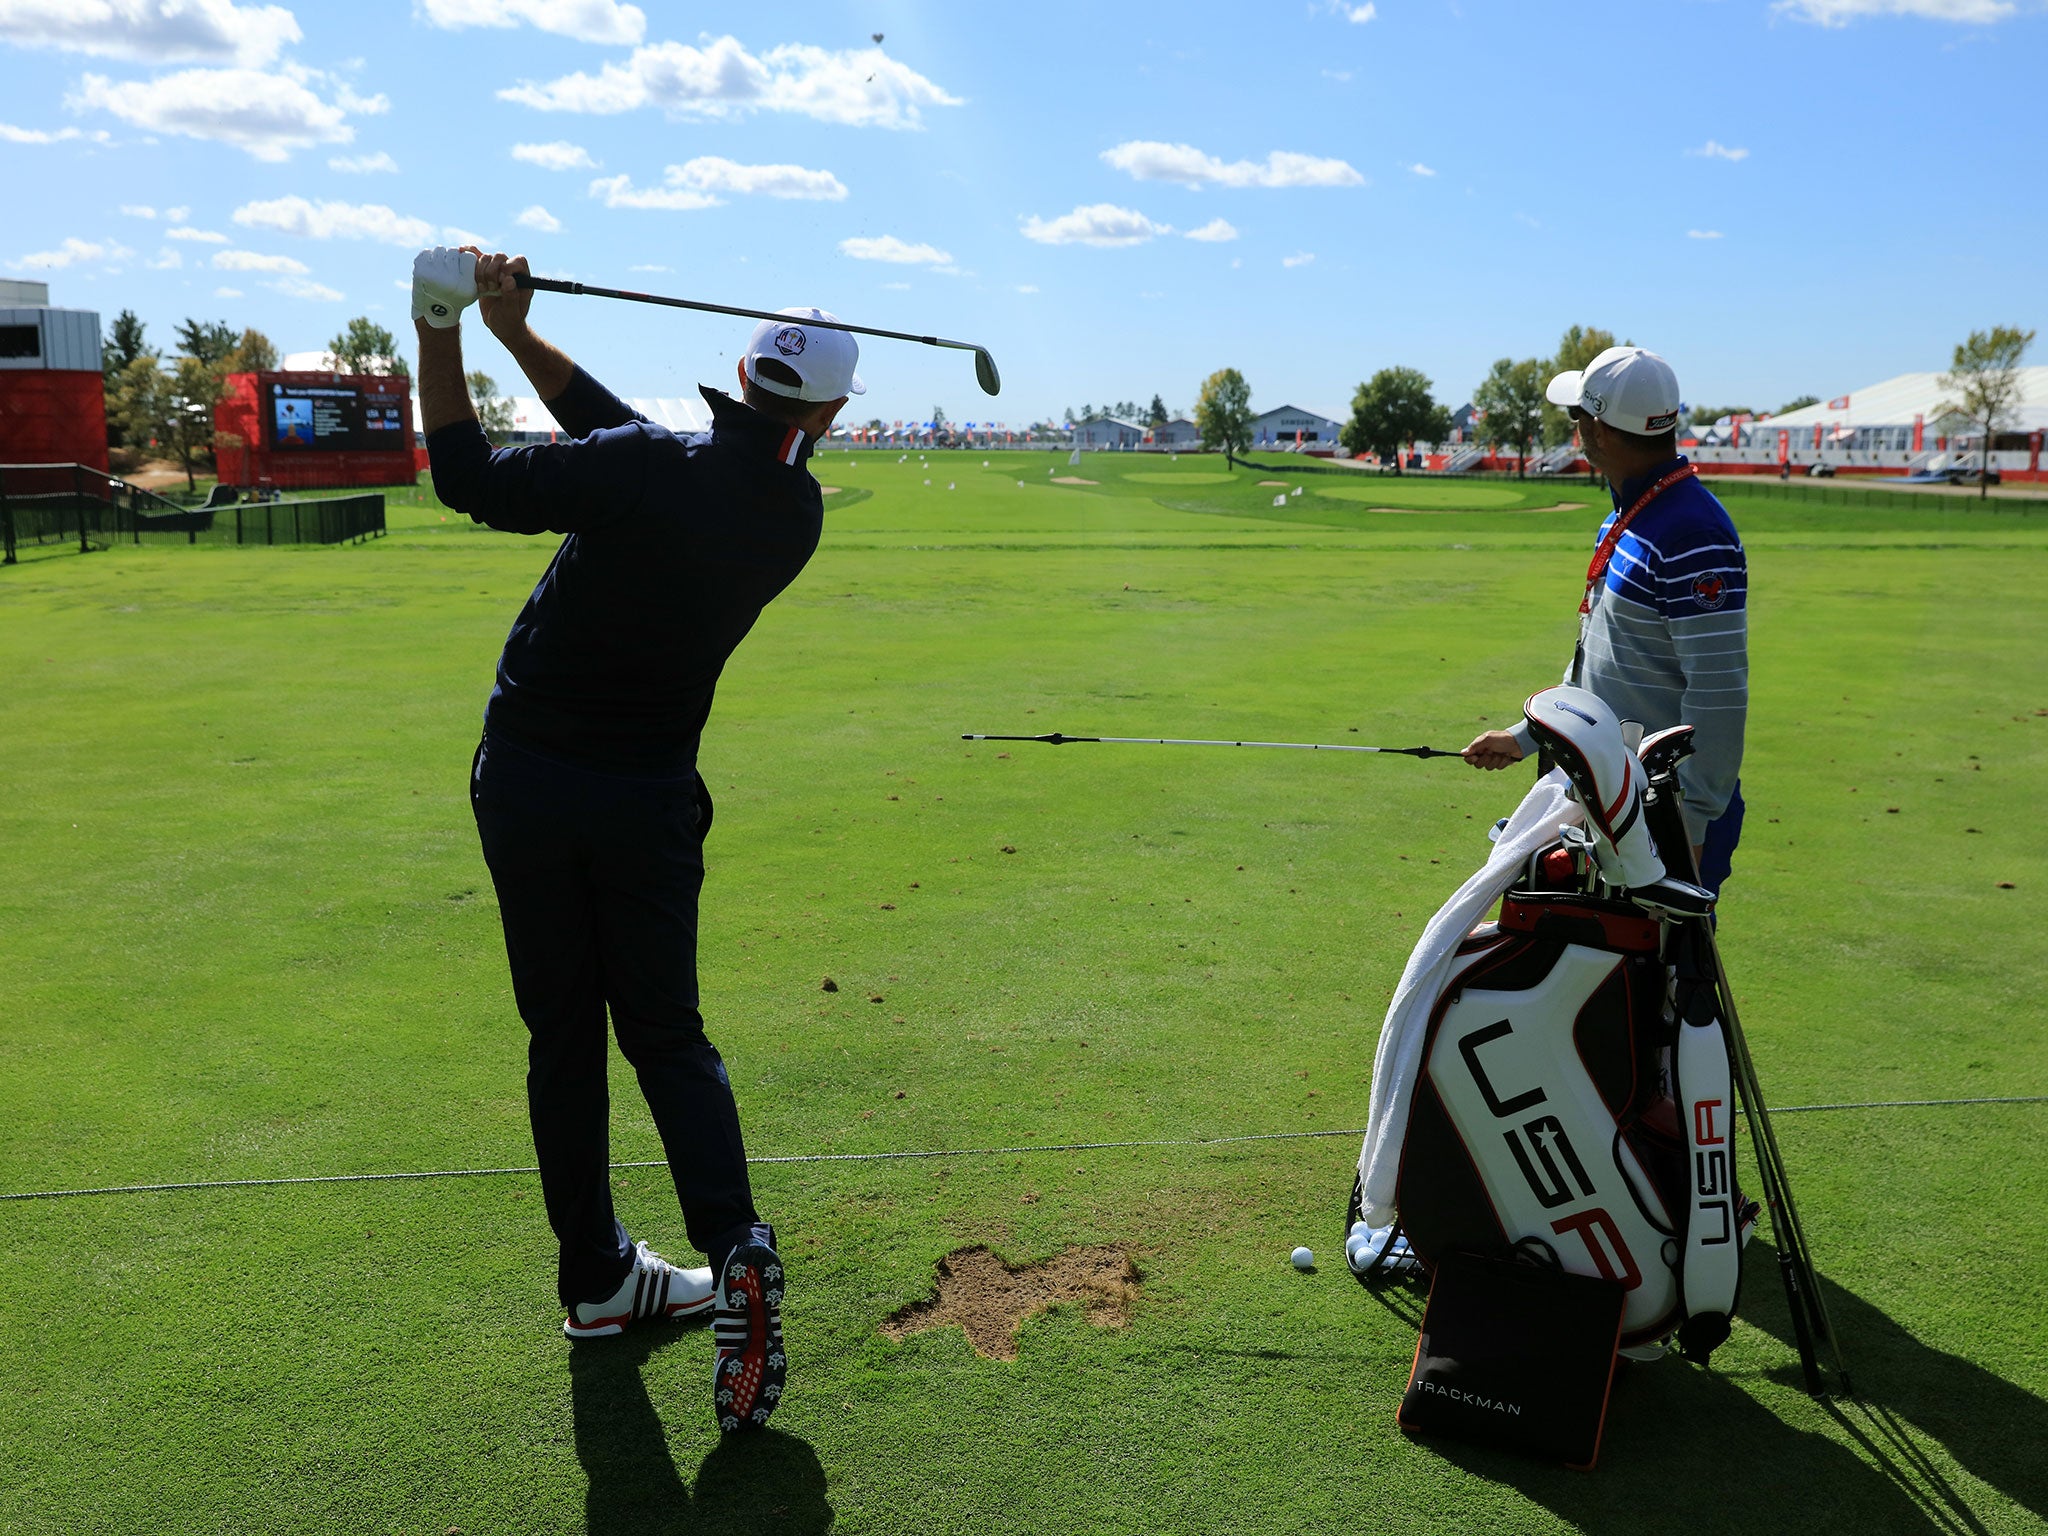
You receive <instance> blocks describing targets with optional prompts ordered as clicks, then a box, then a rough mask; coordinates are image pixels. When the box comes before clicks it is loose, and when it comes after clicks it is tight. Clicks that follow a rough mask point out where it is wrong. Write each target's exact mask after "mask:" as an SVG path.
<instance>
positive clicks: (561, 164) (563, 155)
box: [512, 139, 597, 171]
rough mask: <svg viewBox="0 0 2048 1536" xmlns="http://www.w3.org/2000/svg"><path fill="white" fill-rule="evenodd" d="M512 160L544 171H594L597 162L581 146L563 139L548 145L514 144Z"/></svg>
mask: <svg viewBox="0 0 2048 1536" xmlns="http://www.w3.org/2000/svg"><path fill="white" fill-rule="evenodd" d="M512 158H513V159H514V160H521V161H524V162H525V163H526V164H528V165H537V166H539V167H540V168H541V169H542V170H544V171H594V170H596V169H597V162H596V161H595V160H593V159H591V158H590V151H589V150H587V149H585V148H584V147H583V146H582V145H581V144H571V143H569V142H568V141H567V140H565V139H556V140H554V141H553V142H552V143H548V144H514V145H513V146H512Z"/></svg>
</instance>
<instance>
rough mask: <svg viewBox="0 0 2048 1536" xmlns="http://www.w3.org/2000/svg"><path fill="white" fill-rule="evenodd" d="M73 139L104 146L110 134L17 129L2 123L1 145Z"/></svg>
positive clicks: (84, 131)
mask: <svg viewBox="0 0 2048 1536" xmlns="http://www.w3.org/2000/svg"><path fill="white" fill-rule="evenodd" d="M72 139H86V140H89V141H90V142H92V143H94V144H104V143H106V142H107V139H108V134H107V131H106V130H105V129H104V128H98V129H94V130H93V131H91V132H87V131H86V130H85V129H83V128H17V127H15V126H14V124H12V123H0V144H63V143H67V142H69V141H70V140H72Z"/></svg>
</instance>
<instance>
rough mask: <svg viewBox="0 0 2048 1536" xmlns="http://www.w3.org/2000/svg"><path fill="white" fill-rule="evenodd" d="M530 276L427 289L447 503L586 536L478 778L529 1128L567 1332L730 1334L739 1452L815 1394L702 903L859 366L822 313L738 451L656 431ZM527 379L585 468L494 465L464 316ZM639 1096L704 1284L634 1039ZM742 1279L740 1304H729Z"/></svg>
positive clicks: (772, 334) (455, 263) (512, 658)
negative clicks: (726, 708)
mask: <svg viewBox="0 0 2048 1536" xmlns="http://www.w3.org/2000/svg"><path fill="white" fill-rule="evenodd" d="M526 270H527V264H526V259H525V258H524V257H523V256H517V257H506V256H503V255H486V254H484V253H482V252H480V251H478V250H476V249H475V248H473V247H467V248H464V249H461V250H451V249H447V248H439V249H435V250H431V251H423V252H421V253H420V255H419V256H418V257H417V258H416V259H415V261H414V263H413V317H414V319H415V321H416V322H417V329H418V332H419V349H420V367H419V392H420V415H421V418H422V423H423V425H424V427H425V431H426V439H427V452H428V457H429V460H430V462H431V464H432V467H433V475H434V490H435V493H436V494H437V495H438V496H439V497H440V498H441V500H442V501H444V502H446V503H447V504H448V506H450V507H451V508H453V509H454V510H456V511H458V512H461V513H465V514H467V515H468V516H469V517H472V518H474V519H475V520H476V521H478V522H480V523H484V524H488V525H489V526H490V527H492V528H498V529H502V530H505V531H507V532H511V533H525V534H539V533H554V534H561V535H564V537H563V539H562V543H561V546H560V548H559V549H557V550H556V552H555V557H554V559H553V561H551V562H550V563H549V565H548V568H547V572H546V574H544V575H543V576H542V577H541V579H540V582H539V584H538V585H537V586H536V587H535V588H534V589H533V594H532V596H530V597H529V598H528V599H527V600H526V605H525V607H524V608H522V609H521V610H520V613H519V616H518V618H517V619H516V620H514V621H513V625H512V632H511V634H510V635H509V636H508V637H507V639H506V641H505V648H504V653H503V655H501V656H500V658H499V660H498V669H497V684H496V686H495V687H494V688H493V689H492V691H491V697H490V703H489V704H488V706H487V707H486V708H485V711H484V729H483V739H482V740H481V742H480V743H479V744H478V746H477V750H476V756H475V758H474V760H473V762H472V766H471V770H470V803H471V807H472V809H473V810H474V812H475V815H476V824H477V831H478V834H479V836H480V837H481V839H482V842H483V851H484V858H485V861H486V862H487V863H488V864H489V866H490V870H491V879H492V882H493V884H494V885H495V886H496V888H497V893H498V905H499V912H500V916H501V918H502V920H503V924H504V930H505V952H506V955H507V958H508V959H509V960H510V962H511V971H512V990H513V995H514V998H515V999H516V1001H517V1003H518V1007H519V1014H520V1017H521V1018H522V1019H523V1020H524V1021H525V1023H526V1027H527V1030H528V1032H529V1042H528V1071H527V1078H526V1089H527V1102H528V1107H529V1110H530V1113H531V1117H532V1122H533V1141H534V1150H535V1152H536V1154H537V1155H538V1159H539V1163H540V1176H541V1191H542V1195H543V1197H544V1199H545V1202H546V1205H547V1215H548V1223H549V1225H550V1226H551V1227H552V1228H553V1229H554V1234H555V1238H556V1241H557V1243H558V1245H559V1262H558V1266H557V1274H556V1285H557V1291H558V1294H559V1296H560V1299H561V1303H562V1306H563V1307H564V1309H565V1310H566V1312H567V1314H568V1315H567V1318H566V1319H565V1321H564V1322H563V1324H562V1331H563V1332H564V1333H565V1334H567V1335H568V1336H569V1337H570V1338H571V1339H576V1340H585V1339H592V1338H598V1337H602V1336H606V1335H611V1334H617V1333H620V1332H621V1331H623V1330H624V1329H626V1328H628V1327H630V1326H634V1325H637V1324H641V1323H644V1322H647V1321H649V1320H661V1319H673V1318H686V1317H694V1316H702V1315H705V1314H710V1315H711V1317H712V1332H713V1338H714V1342H715V1344H716V1346H717V1360H716V1364H715V1366H714V1372H713V1388H712V1390H713V1398H714V1411H715V1413H716V1416H717V1419H718V1423H719V1426H720V1428H721V1429H722V1430H726V1431H731V1430H736V1429H742V1428H745V1427H747V1426H749V1425H755V1424H760V1423H763V1422H765V1421H766V1420H767V1417H768V1415H769V1413H770V1412H771V1411H773V1409H774V1408H775V1406H776V1403H777V1402H778V1401H779V1400H780V1398H781V1396H782V1392H783V1387H784V1383H785V1380H786V1375H787V1369H786V1363H785V1356H784V1352H783V1346H782V1334H781V1317H780V1303H781V1299H782V1290H783V1280H784V1276H783V1270H782V1261H781V1259H780V1258H779V1257H778V1255H777V1253H776V1248H775V1233H774V1230H773V1229H772V1228H771V1227H770V1226H769V1225H768V1224H767V1223H766V1222H765V1221H763V1220H762V1219H761V1216H760V1213H759V1212H758V1211H757V1210H756V1209H755V1205H754V1198H753V1193H752V1190H751V1188H750V1185H749V1182H748V1178H747V1163H746V1149H745V1146H744V1144H743V1142H742V1140H741V1136H740V1120H739V1110H738V1107H737V1105H736V1104H735V1102H734V1098H733V1091H732V1085H731V1083H730V1081H729V1080H728V1078H727V1076H726V1070H725V1065H724V1062H723V1061H722V1060H721V1059H720V1057H719V1054H718V1051H717V1050H716V1049H715V1048H714V1047H713V1046H712V1044H711V1042H710V1040H709V1039H707V1038H706V1036H705V1033H704V1019H703V1015H702V1014H701V1013H700V1012H699V1011H698V992H697V903H698V894H699V891H700V889H701V887H702V885H703V881H704V853H703V846H704V834H705V832H706V831H707V830H708V829H709V828H710V825H711V796H710V794H709V792H708V791H707V790H706V788H705V785H704V780H703V778H702V776H701V775H700V774H699V773H698V772H697V767H696V764H697V751H698V742H699V738H700V736H701V734H702V732H703V730H704V725H705V721H706V718H707V717H708V716H709V714H710V711H711V700H712V692H713V690H714V689H715V688H716V686H717V684H718V677H719V672H720V670H721V669H722V668H723V667H724V665H725V662H726V659H727V658H728V657H729V656H731V654H732V652H733V649H734V648H735V647H736V646H738V644H739V643H740V641H741V640H742V639H744V638H745V636H746V634H747V631H748V630H749V629H751V628H752V627H753V624H754V621H755V620H756V619H757V618H759V617H760V614H761V610H762V609H763V608H764V607H765V606H766V605H767V604H768V603H769V602H770V601H771V600H773V599H774V598H775V596H776V595H777V594H778V593H780V592H781V591H782V590H783V589H784V588H785V587H787V586H788V585H789V584H790V582H791V581H793V580H794V579H795V578H796V576H797V573H798V572H800V571H801V570H802V569H803V568H804V564H805V562H806V561H808V560H809V559H810V557H811V554H812V552H813V551H814V550H816V548H817V547H818V538H819V533H820V530H821V527H822V523H823V506H822V501H821V497H820V492H819V489H818V484H817V482H816V481H815V480H814V479H812V478H811V475H810V473H809V472H808V471H807V469H806V468H805V465H806V463H807V461H808V460H809V458H810V455H811V450H812V447H813V446H814V445H815V444H816V442H817V441H818V439H819V438H821V437H822V436H823V435H824V434H825V432H826V431H827V430H828V429H829V428H830V426H831V424H832V420H833V418H834V417H835V416H836V415H837V414H838V413H839V410H840V408H841V407H842V406H844V405H845V404H846V400H847V397H848V396H849V395H854V394H859V393H861V390H862V386H861V382H860V380H859V378H857V377H856V376H855V373H854V365H855V363H856V361H857V360H858V356H859V352H858V348H857V347H856V345H855V343H854V340H853V338H852V337H851V336H849V335H847V334H846V333H845V332H844V331H836V330H827V329H822V328H817V327H814V326H810V325H807V324H806V322H807V321H811V320H829V319H831V318H833V317H832V316H830V315H827V314H826V313H825V312H824V311H822V310H815V309H805V310H785V311H783V312H782V313H783V314H785V315H787V316H788V318H787V319H786V320H780V321H767V322H763V323H762V324H761V325H760V326H759V327H757V328H756V330H755V331H754V333H753V336H752V337H751V339H750V340H749V341H748V343H747V346H746V349H745V352H744V354H743V356H742V357H741V360H740V363H739V396H738V398H734V397H732V396H730V395H727V394H724V393H722V392H720V391H718V390H715V389H710V388H706V389H704V391H703V395H704V400H705V403H706V404H707V405H708V406H709V407H710V409H711V430H710V431H709V432H708V433H703V434H699V435H696V436H691V437H679V436H677V435H676V434H674V433H672V432H670V431H668V430H666V429H665V428H662V427H659V426H656V425H654V424H653V423H652V422H650V421H648V420H647V418H646V417H644V416H641V415H638V414H636V413H635V412H634V411H633V410H632V409H631V408H629V407H628V406H627V405H626V404H625V403H624V402H623V401H621V400H620V399H618V398H617V397H616V396H614V395H613V394H612V393H611V392H610V391H609V390H607V389H606V388H605V387H604V386H603V385H601V384H599V383H598V382H597V381H596V380H595V379H593V378H591V376H590V375H589V374H587V373H585V372H584V371H583V370H582V369H581V368H579V367H577V366H576V365H575V364H574V363H573V362H571V361H570V360H569V358H568V357H567V356H566V355H564V354H563V353H562V352H561V351H560V350H558V349H557V348H556V347H554V346H552V345H551V344H549V343H548V342H546V341H544V340H542V339H541V338H540V337H539V336H538V335H536V334H535V333H534V331H533V329H532V328H531V326H530V325H529V324H528V310H529V307H530V304H531V301H532V295H531V293H530V292H528V291H523V290H520V289H519V288H517V287H516V286H515V284H514V278H515V276H516V275H517V274H520V273H523V272H525V271H526ZM479 297H481V300H482V302H481V314H482V318H483V322H484V324H485V326H486V327H488V328H489V330H490V331H491V333H492V334H493V335H494V336H496V337H497V338H498V340H499V341H500V342H502V343H503V344H504V346H505V348H506V350H507V351H509V352H510V353H511V354H512V357H513V359H514V361H516V362H517V363H518V364H519V366H520V368H521V369H522V370H523V371H524V372H525V374H526V377H527V378H528V379H529V380H530V381H531V382H532V385H533V388H534V391H535V393H536V394H538V395H539V396H540V398H541V400H542V401H543V403H545V405H546V406H547V408H548V411H549V412H550V414H552V415H553V416H554V418H555V420H556V422H557V423H558V424H559V425H560V426H561V427H562V429H563V431H564V432H565V433H566V434H568V436H569V437H570V438H572V439H573V441H561V442H552V443H542V444H535V445H532V446H529V447H519V448H499V449H496V450H493V449H492V447H491V445H490V443H489V442H488V441H487V440H486V438H485V436H484V432H483V429H482V427H481V426H480V425H479V424H478V421H477V416H476V411H475V409H474V408H473V407H472V405H471V403H470V399H469V395H468V391H467V388H466V386H465V383H464V375H463V361H462V339H461V331H460V328H459V322H460V319H461V314H462V311H463V310H464V309H465V308H467V307H468V306H469V305H470V304H471V303H474V302H477V300H478V299H479ZM607 1012H609V1015H610V1027H611V1029H612V1031H613V1032H615V1033H616V1034H617V1036H618V1041H619V1049H620V1051H621V1052H622V1053H623V1054H624V1056H625V1058H626V1060H627V1061H628V1062H629V1063H631V1065H632V1067H633V1070H634V1072H635V1074H636V1075H637V1077H638V1079H639V1085H640V1091H641V1093H642V1095H643V1096H644V1097H645V1099H646V1101H647V1106H648V1109H649V1110H650V1111H651V1112H652V1115H653V1119H654V1124H655V1127H656V1129H657V1130H658V1131H659V1132H660V1135H661V1141H662V1147H663V1149H664V1151H665V1153H666V1155H667V1159H668V1165H669V1169H670V1172H671V1173H672V1174H673V1175H674V1179H675V1188H676V1195H677V1198H678V1200H679V1201H680V1202H681V1205H682V1213H683V1223H684V1228H685V1231H686V1233H687V1234H688V1238H689V1242H690V1244H691V1245H692V1246H693V1247H695V1248H697V1249H698V1250H700V1251H701V1252H703V1253H704V1254H705V1255H706V1256H707V1257H708V1259H709V1261H710V1262H709V1264H708V1265H707V1266H706V1267H703V1268H682V1267H680V1266H677V1265H674V1264H671V1263H669V1262H668V1261H667V1260H665V1259H664V1258H662V1257H661V1255H660V1254H658V1253H656V1252H655V1251H654V1250H653V1249H652V1248H650V1247H649V1246H648V1244H647V1243H646V1242H645V1241H640V1242H635V1241H634V1240H633V1238H632V1237H631V1236H630V1235H629V1234H628V1232H627V1230H626V1228H625V1227H624V1226H623V1225H622V1224H621V1223H620V1221H619V1219H618V1217H617V1215H616V1214H615V1213H614V1211H613V1207H612V1185H611V1152H610V1139H609V1113H610V1098H609V1091H608V1086H607V1057H608V1043H607V1039H606V1015H607ZM714 1277H715V1278H714Z"/></svg>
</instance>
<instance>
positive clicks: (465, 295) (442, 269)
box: [412, 245, 476, 331]
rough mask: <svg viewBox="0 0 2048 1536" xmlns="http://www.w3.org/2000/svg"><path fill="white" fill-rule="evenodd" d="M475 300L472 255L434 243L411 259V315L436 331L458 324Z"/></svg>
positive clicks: (474, 264) (474, 266)
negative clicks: (431, 246) (429, 249)
mask: <svg viewBox="0 0 2048 1536" xmlns="http://www.w3.org/2000/svg"><path fill="white" fill-rule="evenodd" d="M475 302H476V256H475V254H474V253H473V252H470V251H458V250H456V249H455V248H454V247H453V246H448V245H437V246H435V247H434V248H433V249H432V250H431V251H421V252H420V253H419V255H417V256H415V257H413V259H412V317H413V319H415V320H424V321H426V322H427V324H429V325H431V326H432V327H434V329H435V330H437V331H445V330H447V329H448V327H449V326H451V325H459V324H460V323H461V321H462V312H463V311H464V310H465V309H467V308H468V307H469V306H470V305H472V304H474V303H475Z"/></svg>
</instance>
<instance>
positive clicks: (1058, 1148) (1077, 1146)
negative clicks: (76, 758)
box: [0, 1093, 2048, 1200]
mask: <svg viewBox="0 0 2048 1536" xmlns="http://www.w3.org/2000/svg"><path fill="white" fill-rule="evenodd" d="M1964 1104H2048V1093H2037V1094H2025V1095H2020V1096H2017V1097H2012V1098H1979V1099H1873V1100H1868V1101H1865V1102H1861V1103H1852V1104H1787V1105H1783V1106H1781V1107H1779V1108H1776V1109H1773V1110H1771V1113H1772V1114H1773V1115H1804V1114H1814V1113H1818V1112H1820V1111H1823V1110H1838V1109H1928V1108H1946V1107H1950V1106H1953V1105H1964ZM1740 1112H1741V1111H1740V1110H1738V1111H1737V1113H1740ZM1364 1134H1365V1128H1364V1127H1363V1126H1360V1127H1359V1128H1357V1129H1356V1130H1350V1129H1346V1130H1330V1131H1265V1132H1260V1133H1257V1134H1253V1135H1249V1136H1174V1137H1161V1138H1158V1139H1155V1140H1150V1141H1069V1142H1058V1143H1054V1144H1051V1145H1046V1146H1025V1147H952V1148H948V1149H945V1150H942V1151H937V1152H915V1151H899V1152H796V1153H790V1154H788V1155H785V1156H781V1157H750V1158H748V1159H747V1162H748V1164H749V1165H750V1166H755V1167H761V1166H773V1165H776V1164H781V1163H883V1162H907V1161H914V1160H919V1159H928V1158H935V1157H1009V1156H1012V1155H1014V1154H1021V1153H1025V1152H1040V1153H1043V1152H1114V1151H1120V1150H1123V1149H1126V1148H1145V1147H1231V1146H1241V1145H1243V1144H1245V1143H1247V1142H1255V1141H1313V1140H1316V1139H1318V1138H1321V1137H1326V1136H1363V1135H1364ZM667 1166H668V1160H667V1159H666V1158H655V1159H653V1160H651V1161H648V1162H637V1163H613V1164H611V1168H612V1170H613V1171H614V1172H618V1171H621V1170H626V1169H633V1168H666V1167H667ZM539 1172H540V1169H539V1168H537V1167H524V1168H428V1169H419V1170H415V1171H412V1172H406V1173H308V1174H299V1175H295V1176H288V1177H279V1178H268V1179H193V1180H188V1181H186V1182H183V1183H177V1184H103V1185H100V1186H98V1187H96V1188H92V1189H31V1190H19V1191H14V1192H12V1193H7V1194H0V1200H69V1199H73V1198H76V1197H78V1196H81V1195H156V1194H164V1193H168V1192H170V1191H172V1190H181V1189H269V1188H277V1187H282V1186H284V1185H288V1184H378V1183H384V1182H388V1181H390V1180H394V1179H398V1180H414V1179H483V1178H494V1177H496V1176H498V1175H501V1174H510V1173H528V1174H537V1173H539Z"/></svg>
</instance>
